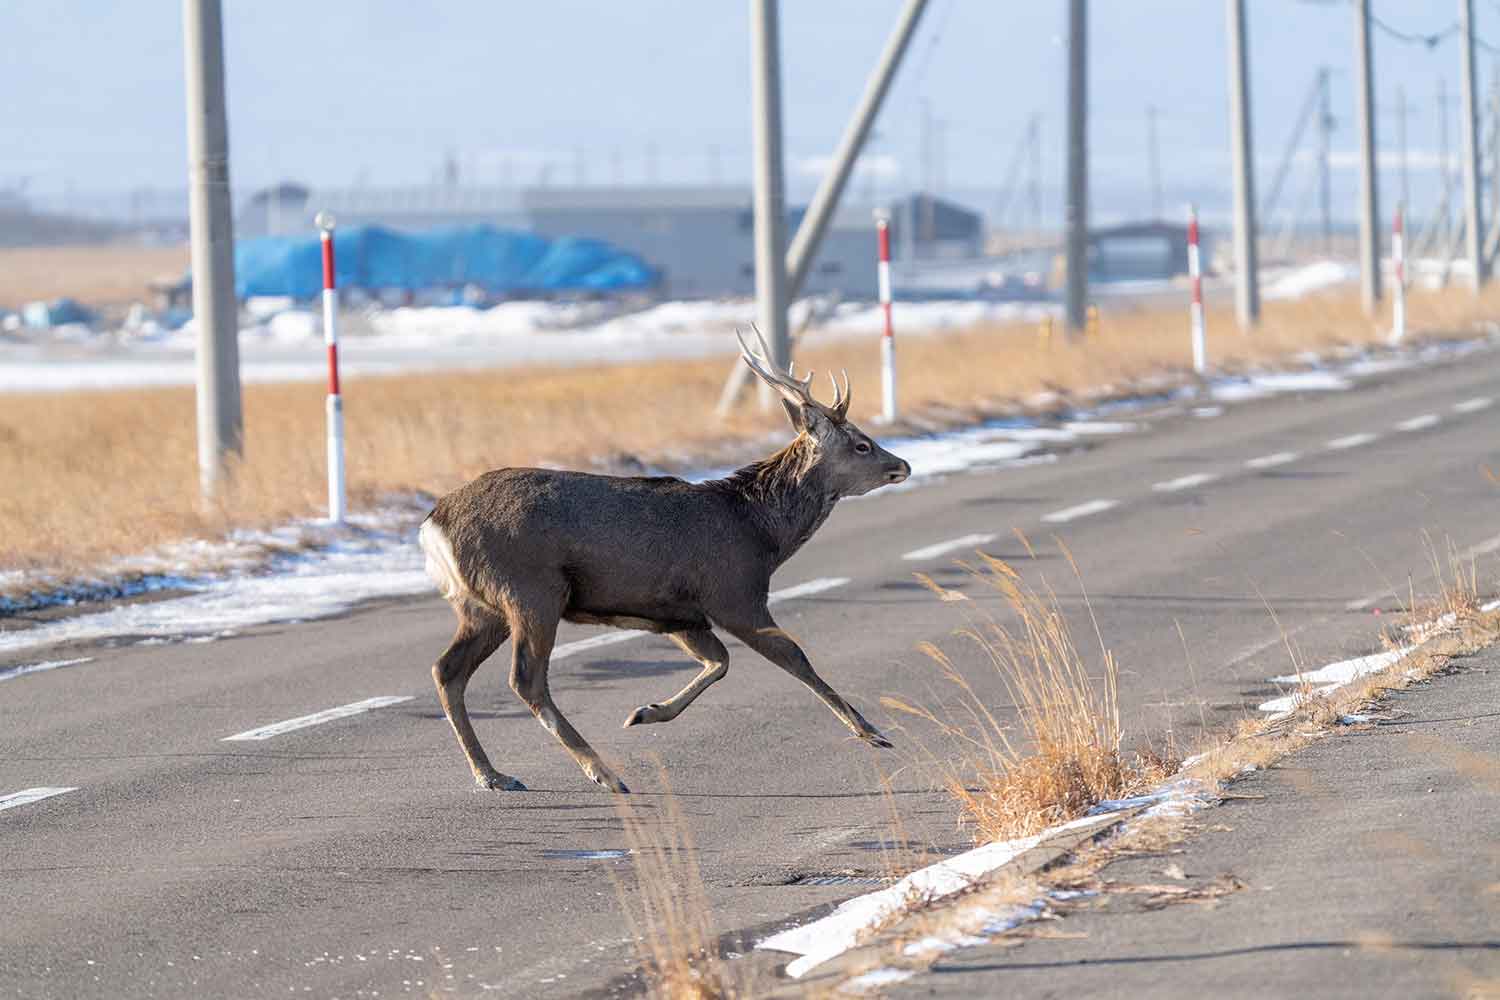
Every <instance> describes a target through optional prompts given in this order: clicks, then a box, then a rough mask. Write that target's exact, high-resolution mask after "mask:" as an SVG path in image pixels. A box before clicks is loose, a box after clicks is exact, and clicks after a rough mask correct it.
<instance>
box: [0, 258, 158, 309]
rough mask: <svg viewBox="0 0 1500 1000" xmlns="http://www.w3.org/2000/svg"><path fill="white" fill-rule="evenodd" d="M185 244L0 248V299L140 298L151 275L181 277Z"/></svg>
mask: <svg viewBox="0 0 1500 1000" xmlns="http://www.w3.org/2000/svg"><path fill="white" fill-rule="evenodd" d="M187 267H188V248H187V246H186V245H183V246H175V247H142V246H129V245H121V246H87V247H23V248H16V249H10V248H7V249H0V305H4V306H9V307H11V308H13V309H14V308H17V307H19V306H21V305H22V304H23V303H26V302H35V301H39V300H49V299H57V298H62V297H64V296H67V297H70V298H74V299H77V300H78V301H79V302H82V303H84V304H86V305H89V306H95V307H99V306H125V305H129V304H130V303H132V302H144V301H145V300H146V297H147V294H148V292H147V287H146V286H147V285H148V284H150V282H151V281H152V280H153V279H156V278H165V277H180V276H181V275H182V273H183V272H184V271H186V270H187Z"/></svg>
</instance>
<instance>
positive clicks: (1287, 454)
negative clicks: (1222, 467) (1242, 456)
mask: <svg viewBox="0 0 1500 1000" xmlns="http://www.w3.org/2000/svg"><path fill="white" fill-rule="evenodd" d="M1301 457H1302V452H1300V451H1278V452H1276V453H1275V454H1274V455H1262V456H1260V457H1259V458H1252V459H1250V460H1249V461H1247V462H1246V463H1245V468H1247V469H1269V468H1272V467H1274V466H1277V465H1286V464H1287V463H1288V462H1295V461H1297V459H1299V458H1301Z"/></svg>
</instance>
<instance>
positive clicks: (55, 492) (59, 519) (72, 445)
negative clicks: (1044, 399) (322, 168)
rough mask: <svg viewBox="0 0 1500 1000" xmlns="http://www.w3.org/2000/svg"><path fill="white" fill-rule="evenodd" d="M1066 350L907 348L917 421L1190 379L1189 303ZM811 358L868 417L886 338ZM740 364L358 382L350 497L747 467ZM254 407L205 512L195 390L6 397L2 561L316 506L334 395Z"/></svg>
mask: <svg viewBox="0 0 1500 1000" xmlns="http://www.w3.org/2000/svg"><path fill="white" fill-rule="evenodd" d="M1497 312H1500V290H1496V291H1491V292H1489V293H1487V294H1486V295H1485V296H1484V297H1482V298H1480V299H1475V298H1474V297H1473V296H1471V295H1470V294H1469V293H1468V292H1467V291H1465V290H1460V289H1452V290H1449V291H1448V292H1446V293H1444V294H1441V295H1438V294H1431V295H1413V296H1412V301H1411V316H1412V320H1413V326H1414V328H1417V329H1423V330H1428V331H1442V333H1443V335H1453V336H1457V335H1469V334H1472V332H1473V330H1474V327H1475V324H1476V323H1477V322H1479V321H1481V320H1483V319H1484V318H1485V317H1487V316H1491V315H1495V314H1496V313H1497ZM898 321H899V314H898ZM1433 335H1436V334H1433ZM1208 336H1209V357H1210V361H1211V363H1213V364H1214V365H1216V366H1218V367H1221V368H1226V367H1227V368H1235V367H1243V366H1245V365H1247V364H1252V363H1259V362H1273V361H1281V362H1286V361H1287V360H1288V359H1289V358H1290V357H1291V356H1292V355H1295V354H1296V353H1298V352H1301V351H1306V350H1313V351H1321V350H1326V349H1329V348H1332V347H1334V346H1336V345H1349V344H1363V343H1370V342H1373V341H1377V340H1379V339H1380V338H1381V337H1382V336H1383V334H1382V333H1381V331H1380V329H1378V328H1377V324H1376V323H1375V322H1372V321H1371V320H1369V319H1367V318H1366V317H1365V316H1364V315H1363V313H1362V312H1361V310H1360V307H1359V304H1358V301H1357V299H1355V298H1353V297H1351V296H1349V295H1337V296H1325V297H1319V298H1310V299H1305V300H1301V301H1297V302H1285V303H1268V304H1267V307H1266V310H1265V316H1264V321H1263V323H1262V324H1261V326H1260V328H1259V329H1257V330H1256V331H1255V332H1254V333H1253V334H1251V335H1243V334H1241V333H1239V332H1237V331H1236V330H1235V328H1234V325H1233V322H1232V320H1231V318H1230V316H1229V315H1227V314H1226V312H1225V311H1223V310H1211V312H1210V316H1209V334H1208ZM1052 339H1053V343H1052V344H1051V345H1050V346H1047V345H1045V344H1044V343H1043V341H1042V339H1041V338H1040V337H1039V336H1038V331H1037V329H1036V328H1035V327H1033V326H1029V325H1016V326H996V327H984V328H976V329H971V330H967V331H963V332H959V333H954V334H949V335H942V336H939V335H931V336H924V337H910V338H907V339H905V340H902V341H901V342H900V343H899V346H898V351H899V355H900V372H901V386H900V390H901V396H902V407H903V412H906V413H912V412H915V411H920V410H922V409H923V408H924V407H927V408H932V407H947V408H949V409H951V410H956V411H958V413H949V414H948V416H949V417H950V419H954V420H957V419H962V418H963V416H964V415H965V414H968V415H969V416H970V418H971V419H972V418H973V417H974V416H977V415H979V414H981V413H985V412H988V413H995V412H1002V411H1004V410H1005V409H1006V407H1007V406H1011V405H1016V406H1019V405H1020V404H1019V403H1015V404H1013V403H1012V401H1021V400H1025V399H1027V398H1029V397H1031V396H1033V395H1035V394H1036V393H1038V392H1039V391H1043V390H1053V391H1057V392H1062V393H1070V392H1072V393H1077V392H1080V391H1084V390H1098V389H1100V388H1105V387H1115V388H1116V390H1118V391H1124V390H1125V389H1127V388H1128V387H1129V386H1130V384H1131V383H1132V382H1133V381H1138V380H1140V379H1142V378H1146V377H1162V376H1166V377H1176V378H1181V379H1184V380H1187V379H1190V378H1191V376H1190V374H1189V373H1188V372H1187V367H1188V363H1189V362H1188V359H1189V348H1188V335H1187V316H1186V309H1172V310H1158V311H1122V312H1119V313H1115V314H1106V315H1105V316H1104V318H1103V321H1102V323H1101V329H1100V333H1099V336H1098V337H1096V338H1094V339H1092V340H1089V341H1087V342H1081V343H1076V344H1069V343H1066V342H1064V341H1063V338H1062V336H1061V334H1060V333H1059V334H1058V335H1056V336H1054V337H1053V338H1052ZM799 365H800V366H801V367H804V368H805V367H808V366H811V367H812V368H815V369H819V370H820V372H821V370H825V369H828V368H834V367H847V368H848V370H849V376H850V379H851V380H852V383H853V387H854V406H853V409H852V411H851V414H852V416H853V418H854V419H856V420H861V421H866V420H867V419H868V418H869V417H870V416H871V415H872V414H873V413H874V412H876V411H877V410H878V408H879V389H878V385H879V381H878V379H879V370H878V352H877V349H876V346H875V344H874V342H873V341H872V342H870V343H869V344H867V345H866V344H855V343H852V342H849V341H844V342H842V343H838V344H832V343H825V344H821V345H820V344H819V343H818V341H817V338H816V336H814V337H813V339H812V341H811V343H809V344H808V345H807V347H806V349H804V350H802V351H801V352H800V354H799ZM725 371H726V359H725V358H716V359H707V360H697V361H677V360H674V361H655V362H647V363H637V364H617V365H608V366H597V367H569V368H560V367H554V368H542V367H537V368H525V369H505V370H493V371H483V372H463V373H447V374H413V375H402V376H389V377H370V378H358V379H356V378H351V379H348V380H347V384H346V387H345V413H346V421H347V436H348V457H347V465H348V476H349V484H350V489H351V499H352V501H353V503H354V505H355V506H356V508H357V507H358V506H359V505H361V504H366V505H368V504H370V503H372V502H373V501H374V500H375V499H376V498H378V497H379V496H380V495H382V494H388V493H392V492H400V491H426V492H428V493H432V494H440V493H442V492H445V491H447V490H449V489H452V488H454V487H456V486H458V485H459V484H461V483H463V482H464V481H466V480H467V479H469V478H471V477H473V476H474V475H476V474H478V473H480V472H483V471H485V470H487V469H491V468H496V467H500V466H506V465H537V464H552V465H560V466H569V467H581V468H601V467H605V468H620V467H623V466H627V465H629V464H630V463H629V462H628V461H621V459H622V458H624V457H626V456H631V457H634V458H637V459H639V460H640V461H642V462H645V463H648V464H656V465H663V466H667V467H681V466H683V465H687V464H690V463H694V462H699V463H701V462H703V461H705V459H708V460H712V459H713V458H716V457H718V458H724V457H726V456H731V455H743V454H744V453H745V451H746V449H747V448H748V447H751V446H752V445H753V440H754V439H757V438H761V439H769V437H770V436H775V437H780V436H781V435H782V434H784V433H785V430H786V428H785V422H784V419H783V418H782V417H781V415H780V413H779V411H778V412H776V413H772V414H761V413H760V412H758V411H757V410H755V409H754V407H751V406H747V407H745V409H744V410H743V411H742V412H741V414H740V415H738V416H737V417H735V418H734V419H732V420H730V421H728V422H720V421H718V420H716V419H715V418H714V417H713V416H712V413H713V406H714V402H715V400H716V399H717V395H718V392H719V389H720V386H721V384H722V382H723V378H724V375H725ZM819 378H820V379H822V378H823V376H822V375H821V374H820V375H819ZM823 389H824V390H825V391H826V383H824V385H823ZM244 398H245V438H246V448H245V456H244V460H243V461H242V462H241V463H239V464H238V466H237V468H236V470H235V476H234V483H233V486H232V488H231V489H230V490H229V491H228V495H227V496H225V497H224V498H223V500H222V501H221V502H219V503H218V504H216V505H214V506H213V507H212V508H209V509H204V508H202V507H200V505H199V503H198V501H197V497H196V477H197V471H196V458H195V456H196V446H195V437H194V435H195V430H194V409H193V395H192V391H191V390H189V389H185V388H184V389H140V390H121V391H111V392H67V393H57V394H50V395H12V396H0V569H10V570H14V569H22V570H38V571H48V572H54V571H55V572H64V573H67V572H78V571H87V570H90V569H94V568H97V567H98V566H99V565H100V564H101V563H102V562H104V561H105V560H108V559H109V558H111V557H115V556H122V555H130V554H135V553H141V552H144V551H146V550H149V549H150V548H152V547H153V546H157V545H160V544H163V543H167V542H171V541H175V540H179V539H184V538H204V537H206V538H213V537H218V536H221V535H222V534H223V533H224V532H225V531H226V530H228V529H230V528H233V527H242V526H243V527H250V526H265V525H270V524H274V523H278V522H282V521H285V520H287V519H289V518H293V517H298V516H307V515H313V514H316V513H318V512H320V511H321V510H322V508H323V503H324V490H325V485H324V474H325V473H324V458H323V388H322V386H320V385H317V384H288V385H251V386H247V387H246V389H245V394H244Z"/></svg>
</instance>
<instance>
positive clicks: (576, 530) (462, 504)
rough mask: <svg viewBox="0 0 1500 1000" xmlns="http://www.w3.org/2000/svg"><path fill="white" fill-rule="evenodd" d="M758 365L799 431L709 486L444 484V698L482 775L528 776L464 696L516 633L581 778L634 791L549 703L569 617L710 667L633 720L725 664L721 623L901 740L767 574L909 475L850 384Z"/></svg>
mask: <svg viewBox="0 0 1500 1000" xmlns="http://www.w3.org/2000/svg"><path fill="white" fill-rule="evenodd" d="M745 361H746V363H747V364H749V365H750V366H751V368H752V369H754V370H755V372H756V373H757V374H758V375H760V376H761V378H763V379H765V380H766V381H767V382H769V383H770V384H771V385H772V386H773V387H775V388H776V389H777V390H778V391H779V392H780V393H781V395H782V397H783V399H784V405H785V407H786V410H787V413H788V415H789V416H790V417H791V420H792V423H793V425H794V426H795V427H796V429H797V432H798V433H797V437H796V439H795V440H793V441H792V443H791V444H789V445H787V446H786V447H785V448H783V449H782V450H781V451H779V452H777V453H776V454H775V455H773V456H771V457H770V458H768V459H765V460H764V461H760V462H756V463H754V464H752V465H748V466H746V467H745V468H743V469H740V470H739V471H738V472H735V473H734V474H733V475H731V476H729V477H727V478H725V479H720V480H714V481H711V482H704V483H688V482H684V481H683V480H680V479H676V478H673V477H670V476H661V477H653V478H642V477H628V478H626V477H615V476H598V475H590V474H587V473H582V472H557V471H551V470H545V469H499V470H496V471H494V472H488V473H485V474H484V475H482V476H480V477H479V478H477V479H475V480H474V481H473V482H471V483H469V484H468V485H466V486H463V487H461V488H460V489H458V490H455V491H454V492H452V493H450V494H448V495H447V496H445V497H443V498H442V499H441V500H439V501H438V503H437V506H436V507H435V508H434V509H433V511H432V513H431V514H430V515H429V516H428V518H427V520H426V521H425V522H424V523H423V525H422V530H421V533H420V539H421V544H422V548H423V550H424V551H425V552H426V554H427V567H428V572H429V573H431V574H432V576H433V578H434V580H435V581H436V582H437V583H438V585H439V586H440V588H441V589H442V591H443V596H444V597H446V598H447V599H448V601H449V603H450V604H452V606H453V610H454V613H455V614H456V615H457V616H458V631H457V634H456V635H454V637H453V641H452V642H451V643H450V644H449V646H448V648H447V650H446V651H445V652H444V653H443V655H442V656H441V657H440V658H439V659H438V661H437V663H436V664H435V665H434V666H433V668H432V676H433V680H434V681H435V682H436V684H437V689H438V697H439V699H440V700H441V701H442V704H443V710H444V712H446V713H447V716H448V721H449V722H450V723H451V724H452V726H453V730H454V732H455V733H456V734H457V736H458V741H459V743H460V745H462V747H463V750H464V754H465V755H466V756H467V757H468V759H469V766H470V767H471V768H472V769H473V771H474V777H475V780H476V781H477V782H478V783H479V784H480V785H481V786H482V787H485V788H499V789H507V790H519V789H523V788H524V787H525V786H524V785H522V784H521V783H520V782H519V781H517V780H516V779H515V778H513V777H510V776H508V775H506V774H502V773H500V772H499V771H496V770H495V768H494V767H493V766H492V765H491V764H490V762H489V759H488V758H487V757H486V756H485V753H484V750H483V748H481V747H480V745H479V740H478V738H477V737H476V736H475V735H474V729H473V726H472V725H471V724H470V722H469V717H468V712H467V711H466V710H465V707H464V688H465V687H466V686H467V684H468V682H469V678H470V677H471V676H472V675H473V673H474V671H475V670H476V669H477V668H478V667H479V665H480V663H482V662H483V661H484V660H485V659H486V658H487V657H488V656H489V655H490V654H491V653H493V652H494V651H495V650H496V649H498V648H499V647H500V645H501V643H503V642H504V641H505V640H506V639H507V638H509V639H511V641H512V653H511V672H510V684H511V687H512V688H513V689H514V690H515V692H516V694H518V695H519V696H520V697H521V700H522V701H524V702H525V703H526V705H527V707H528V708H530V709H531V711H532V713H533V714H534V715H535V716H536V717H537V719H538V721H540V722H541V724H542V725H543V726H545V727H546V728H547V730H548V731H550V732H551V733H552V734H553V735H554V736H555V737H557V739H558V740H559V741H560V742H561V743H562V744H563V746H564V747H566V748H567V750H568V752H569V753H570V754H572V755H573V758H574V759H575V760H576V761H577V762H578V764H579V766H580V767H582V768H583V771H584V773H585V774H587V775H588V776H589V777H590V778H591V779H593V780H594V781H595V782H597V783H599V784H600V785H602V786H604V787H605V788H608V789H610V790H612V791H616V792H624V791H626V788H625V786H624V784H623V783H621V781H620V779H619V778H618V777H616V776H615V775H614V774H613V773H612V772H611V771H610V770H609V769H608V768H607V767H605V766H604V763H603V762H602V761H601V760H600V759H599V755H598V754H597V753H595V752H594V750H593V748H592V747H590V746H589V744H588V743H587V742H586V741H585V740H584V738H583V737H582V736H580V735H579V734H578V732H577V730H575V729H574V728H573V727H572V726H571V725H569V723H568V721H567V719H565V718H563V716H562V713H561V712H559V711H558V710H557V706H556V705H555V704H554V703H553V701H552V695H551V693H550V692H549V691H548V689H547V663H548V658H549V657H550V655H551V652H552V644H553V640H554V637H555V636H556V634H557V624H558V622H559V621H561V620H566V621H572V622H583V623H588V624H602V625H613V626H616V627H619V628H630V629H645V630H647V631H651V632H660V633H663V634H665V635H666V636H667V637H668V638H670V639H671V640H672V641H673V642H675V643H676V644H677V645H678V646H679V647H681V648H682V650H683V651H684V652H686V653H687V654H688V655H689V656H691V657H693V658H694V659H696V660H697V661H698V662H699V663H701V664H703V670H702V671H701V672H700V673H699V674H698V675H697V676H696V677H695V678H694V679H693V680H692V681H691V682H690V683H689V684H688V685H687V686H686V687H685V688H683V689H682V690H681V691H679V692H678V693H677V694H675V695H673V696H672V697H671V698H669V699H667V700H666V701H664V702H661V703H659V704H651V705H645V706H642V707H640V708H638V709H636V710H635V711H634V712H633V713H632V714H631V715H630V717H629V718H628V719H627V720H626V721H625V725H627V726H633V725H638V724H642V723H652V722H668V721H670V720H672V719H674V718H676V717H677V716H678V714H680V713H681V712H682V710H683V709H685V708H687V706H688V705H690V704H691V703H692V702H693V700H694V699H695V698H697V697H698V696H699V695H700V694H702V693H703V692H704V690H706V689H707V688H708V687H709V686H710V685H711V684H713V683H714V682H715V681H717V680H719V679H720V678H721V677H723V676H724V674H725V673H726V671H727V670H728V659H729V654H728V652H727V651H726V650H725V648H724V644H723V643H722V642H720V641H719V639H718V638H717V637H716V636H715V635H714V633H713V631H712V628H713V626H718V627H719V628H722V629H723V630H724V631H726V632H728V633H729V634H730V635H732V636H734V637H735V638H737V639H739V640H740V641H741V642H743V643H745V645H747V646H749V647H750V648H751V649H753V650H755V651H756V652H758V653H760V654H761V655H762V656H764V657H766V659H768V660H770V661H771V662H772V663H775V664H776V665H777V666H779V667H781V668H782V669H783V670H785V671H787V672H788V673H790V674H791V675H792V676H794V677H796V678H797V679H798V680H800V681H802V682H803V683H804V684H806V685H807V686H808V687H809V688H811V689H812V690H813V692H814V693H815V694H817V695H818V697H819V698H821V699H822V700H823V702H824V703H825V704H827V705H828V707H829V708H830V709H832V710H833V712H834V714H835V715H837V716H838V717H839V718H840V719H841V720H842V721H843V723H844V724H845V725H846V726H848V727H849V729H850V730H852V731H853V732H854V734H855V735H857V736H859V737H860V738H861V739H863V740H865V741H867V742H869V743H872V744H874V745H876V746H885V747H888V746H890V744H889V743H888V742H887V741H886V740H885V738H884V737H882V736H881V735H880V733H879V732H877V731H876V729H875V727H873V726H871V725H870V724H869V723H868V722H867V721H865V719H864V717H863V716H861V715H860V714H859V712H857V711H856V710H855V709H854V708H853V707H851V706H850V705H849V703H848V702H846V701H844V699H843V698H841V697H839V695H838V693H837V692H835V691H834V690H833V689H832V688H831V687H829V686H828V685H827V684H826V683H824V681H823V679H822V678H820V677H819V676H818V675H817V674H816V673H814V672H813V668H812V665H811V664H809V663H808V660H807V657H806V656H805V655H804V654H803V652H802V650H801V648H800V647H799V646H798V645H797V643H796V642H794V641H793V640H792V639H791V638H790V637H789V636H788V635H787V634H786V633H785V632H782V631H781V630H780V629H779V628H778V627H777V626H776V622H775V620H774V619H773V618H772V617H771V613H770V611H769V610H767V607H766V597H767V592H768V590H769V588H770V582H771V574H772V573H773V572H774V571H775V570H776V568H777V567H778V566H780V565H781V564H782V563H783V562H785V561H786V560H787V559H788V558H790V557H791V555H792V553H794V552H796V551H797V550H798V549H799V548H801V547H802V545H803V544H804V543H805V542H806V541H807V540H808V539H809V538H810V537H812V534H813V532H815V531H817V530H818V527H819V526H820V525H822V523H823V522H824V521H825V520H826V519H827V518H828V515H829V513H831V512H832V510H833V506H834V504H835V503H837V502H838V500H839V498H840V497H846V496H856V495H858V494H861V493H866V492H869V491H870V490H872V489H875V488H877V487H879V486H883V485H885V484H887V483H897V482H900V481H902V480H904V479H905V478H906V477H907V475H908V474H910V471H911V469H910V467H909V466H908V465H907V464H906V463H905V462H904V461H902V460H901V459H899V458H897V457H896V456H894V455H892V454H890V453H889V452H887V451H885V450H884V449H883V448H881V447H880V446H879V445H878V444H876V443H875V442H874V441H872V440H871V439H870V438H869V437H868V436H867V435H865V434H864V433H863V432H862V431H860V430H859V428H857V427H855V426H854V425H853V424H851V423H849V422H848V421H847V420H846V419H845V414H846V413H847V410H848V405H849V403H848V397H847V393H838V391H837V390H838V385H837V383H835V385H834V388H835V393H836V396H837V398H836V400H835V403H834V405H833V406H823V405H822V404H820V403H818V402H816V401H815V400H814V399H813V398H812V396H811V394H810V392H809V390H808V383H809V382H810V378H809V379H808V380H798V379H794V378H791V377H790V376H789V375H786V374H782V373H780V372H776V371H775V370H774V369H772V368H771V367H770V366H769V363H768V362H766V361H765V357H764V345H762V352H760V353H756V352H752V351H750V350H749V349H748V348H747V349H746V352H745Z"/></svg>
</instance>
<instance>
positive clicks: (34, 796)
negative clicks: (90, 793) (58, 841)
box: [0, 787, 78, 812]
mask: <svg viewBox="0 0 1500 1000" xmlns="http://www.w3.org/2000/svg"><path fill="white" fill-rule="evenodd" d="M76 791H78V789H76V788H46V787H43V788H23V789H22V790H21V791H19V792H11V793H10V794H9V795H0V812H4V811H5V810H7V809H14V808H16V806H25V805H30V804H31V803H33V802H40V801H42V800H43V799H50V798H52V796H54V795H65V794H67V793H68V792H76Z"/></svg>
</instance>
